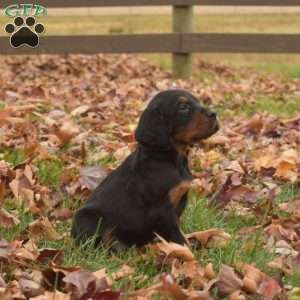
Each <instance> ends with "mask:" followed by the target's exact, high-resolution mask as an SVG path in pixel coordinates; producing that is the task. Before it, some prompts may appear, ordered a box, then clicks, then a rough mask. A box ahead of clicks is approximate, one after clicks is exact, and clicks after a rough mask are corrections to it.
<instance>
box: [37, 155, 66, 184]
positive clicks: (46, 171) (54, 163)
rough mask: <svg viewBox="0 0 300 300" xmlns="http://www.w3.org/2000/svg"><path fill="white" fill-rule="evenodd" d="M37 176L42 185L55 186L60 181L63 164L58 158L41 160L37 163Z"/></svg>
mask: <svg viewBox="0 0 300 300" xmlns="http://www.w3.org/2000/svg"><path fill="white" fill-rule="evenodd" d="M37 168H38V171H37V178H38V180H39V182H40V183H41V184H43V185H47V186H50V187H55V186H57V185H58V183H59V181H60V176H61V174H62V172H63V165H62V163H61V162H60V161H58V160H43V161H40V162H38V163H37Z"/></svg>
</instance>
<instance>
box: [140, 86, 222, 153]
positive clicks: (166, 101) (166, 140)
mask: <svg viewBox="0 0 300 300" xmlns="http://www.w3.org/2000/svg"><path fill="white" fill-rule="evenodd" d="M218 129H219V124H218V121H217V117H216V113H215V112H213V111H211V110H209V109H208V108H206V107H203V106H202V105H201V104H200V103H199V101H198V99H197V98H195V97H194V96H193V95H192V94H190V93H188V92H187V91H184V90H166V91H163V92H160V93H158V94H156V95H155V96H154V97H153V99H152V100H151V101H150V103H149V105H148V107H147V108H146V109H145V111H144V112H143V114H142V116H141V118H140V121H139V124H138V127H137V129H136V132H135V136H136V140H137V141H138V142H139V143H141V144H142V145H145V146H147V147H150V148H153V149H157V150H168V149H170V148H171V147H172V145H174V144H182V145H191V144H194V143H197V142H199V141H200V140H202V139H205V138H208V137H209V136H211V135H212V134H214V133H215V132H216V131H217V130H218Z"/></svg>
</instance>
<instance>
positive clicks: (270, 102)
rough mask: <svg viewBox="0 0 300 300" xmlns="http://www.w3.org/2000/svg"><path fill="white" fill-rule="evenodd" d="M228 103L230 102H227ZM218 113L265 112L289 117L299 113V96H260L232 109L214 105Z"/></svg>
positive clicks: (222, 114) (245, 113)
mask: <svg viewBox="0 0 300 300" xmlns="http://www.w3.org/2000/svg"><path fill="white" fill-rule="evenodd" d="M224 97H226V95H224ZM229 105H230V102H229ZM215 109H216V111H217V112H218V114H219V115H220V116H222V117H228V116H235V115H236V114H237V113H238V114H244V115H246V116H248V117H249V116H251V115H253V114H254V113H256V112H266V113H269V114H272V115H275V116H277V117H281V118H289V117H294V116H296V115H298V114H299V111H300V98H299V97H284V98H281V96H278V97H274V96H260V97H258V98H257V99H256V101H255V102H254V103H253V102H251V103H247V102H245V103H244V104H243V105H241V106H239V107H234V108H233V109H230V108H226V109H224V106H223V105H222V106H217V107H215Z"/></svg>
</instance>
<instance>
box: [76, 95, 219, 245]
mask: <svg viewBox="0 0 300 300" xmlns="http://www.w3.org/2000/svg"><path fill="white" fill-rule="evenodd" d="M218 129H219V125H218V121H217V118H216V113H215V112H213V111H211V110H209V109H208V108H205V107H203V106H202V105H200V103H199V101H198V100H197V99H196V98H195V97H194V96H193V95H191V94H190V93H188V92H187V91H184V90H166V91H163V92H160V93H158V94H156V95H155V96H154V97H153V99H152V100H151V102H150V103H149V105H148V107H147V108H146V110H145V111H144V112H143V113H142V116H141V118H140V120H139V123H138V127H137V129H136V132H135V137H136V141H137V142H138V145H137V148H136V150H135V151H134V152H133V153H132V154H130V155H129V156H128V157H127V159H126V160H125V161H124V162H123V163H122V164H121V165H120V166H119V167H118V168H117V169H116V170H114V171H113V172H112V173H111V174H110V175H109V176H108V177H107V178H106V179H105V180H104V181H102V182H101V183H100V184H99V186H98V187H97V188H96V190H95V191H94V192H93V193H92V195H91V196H90V198H89V199H88V201H87V202H86V203H85V204H84V205H83V206H82V207H81V208H80V209H79V210H78V211H77V212H76V214H75V216H74V219H73V226H72V231H71V234H72V236H73V237H74V238H76V239H77V240H78V241H86V240H87V239H91V238H93V237H94V239H95V241H96V243H99V242H100V241H103V242H112V241H118V242H119V243H121V244H122V245H126V246H133V245H135V246H137V247H139V246H142V245H144V244H147V243H149V242H151V241H152V240H153V238H154V237H155V233H157V234H159V235H160V236H162V237H163V238H164V239H166V240H167V241H172V242H175V243H178V244H184V243H185V238H184V236H183V235H182V233H181V232H180V228H179V218H180V216H181V214H182V212H183V210H184V208H185V207H186V204H187V192H188V189H189V185H190V182H191V180H192V175H191V172H190V170H189V168H188V161H187V149H188V146H190V145H193V144H194V143H197V142H199V141H200V140H202V139H206V138H208V137H209V136H211V135H212V134H214V133H215V132H216V131H217V130H218Z"/></svg>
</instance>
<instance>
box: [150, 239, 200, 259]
mask: <svg viewBox="0 0 300 300" xmlns="http://www.w3.org/2000/svg"><path fill="white" fill-rule="evenodd" d="M157 237H158V238H159V239H160V241H161V242H160V243H156V244H154V245H153V246H152V248H153V249H154V250H155V251H157V252H162V253H164V254H165V255H166V256H167V257H177V258H179V259H182V260H186V261H189V260H193V259H194V254H193V253H192V252H191V250H190V249H189V248H188V247H187V246H186V245H179V244H176V243H173V242H167V241H166V240H165V239H163V238H162V237H160V236H159V235H157Z"/></svg>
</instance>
